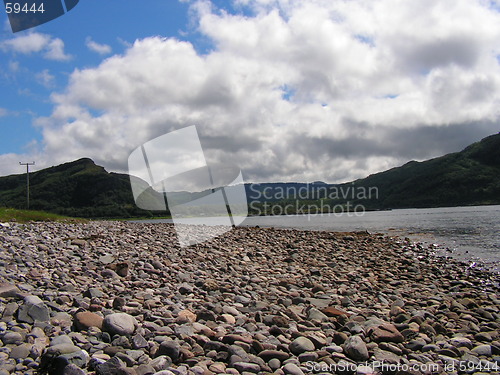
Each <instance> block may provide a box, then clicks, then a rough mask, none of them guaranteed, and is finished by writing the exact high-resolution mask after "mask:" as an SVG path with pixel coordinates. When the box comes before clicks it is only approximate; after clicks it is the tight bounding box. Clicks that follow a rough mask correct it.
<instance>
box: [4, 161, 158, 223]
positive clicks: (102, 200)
mask: <svg viewBox="0 0 500 375" xmlns="http://www.w3.org/2000/svg"><path fill="white" fill-rule="evenodd" d="M146 195H147V194H146ZM0 206H4V207H12V208H25V207H26V174H20V175H12V176H6V177H0ZM30 209H33V210H41V211H48V212H54V213H57V214H61V215H67V216H72V217H94V218H96V217H103V218H104V217H137V216H151V215H152V214H151V213H150V212H148V211H144V210H141V209H139V208H137V206H136V205H135V202H134V198H133V196H132V192H131V188H130V178H129V176H128V175H126V174H118V173H108V172H106V170H105V169H104V168H103V167H100V166H98V165H96V164H95V163H94V162H93V161H92V160H91V159H87V158H83V159H79V160H76V161H73V162H70V163H65V164H61V165H58V166H55V167H51V168H47V169H43V170H40V171H37V172H33V173H30ZM162 214H163V215H165V214H168V213H167V212H163V213H162Z"/></svg>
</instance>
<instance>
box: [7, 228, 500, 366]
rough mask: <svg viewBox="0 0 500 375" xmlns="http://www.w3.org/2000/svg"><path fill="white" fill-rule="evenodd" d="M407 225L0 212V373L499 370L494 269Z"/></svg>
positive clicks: (499, 317) (498, 304) (498, 313)
mask: <svg viewBox="0 0 500 375" xmlns="http://www.w3.org/2000/svg"><path fill="white" fill-rule="evenodd" d="M430 253H431V250H430V249H427V248H425V247H423V246H422V245H418V244H413V243H411V242H410V241H409V240H404V239H399V238H391V237H387V236H384V235H376V234H375V235H374V234H367V233H334V232H305V231H297V230H275V229H262V228H235V229H233V230H232V231H231V232H229V233H226V234H224V235H223V236H221V237H218V238H215V239H213V240H211V241H209V242H206V243H203V244H200V245H195V246H192V247H189V248H180V247H179V246H178V244H177V242H176V239H175V232H174V228H173V227H172V226H171V225H169V224H138V223H124V222H90V223H84V224H70V223H30V224H24V225H21V224H16V223H4V224H0V282H1V285H0V340H1V342H0V374H1V375H4V374H9V373H15V374H35V373H40V374H58V375H59V374H65V375H78V374H98V375H114V374H117V375H122V374H123V375H127V374H130V375H148V374H158V375H171V374H175V375H188V374H195V375H202V374H203V375H205V374H207V375H208V374H233V375H238V374H241V375H247V374H248V375H250V374H290V375H300V374H304V373H319V374H462V373H463V374H485V373H489V374H500V370H499V368H500V329H499V328H500V310H499V309H500V301H499V288H498V281H499V280H498V278H497V276H495V275H493V274H490V273H486V272H485V271H481V270H479V269H476V268H468V267H466V266H465V265H463V264H460V263H457V262H455V261H453V260H450V259H446V258H438V257H434V256H432V255H431V254H430Z"/></svg>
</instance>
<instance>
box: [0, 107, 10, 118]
mask: <svg viewBox="0 0 500 375" xmlns="http://www.w3.org/2000/svg"><path fill="white" fill-rule="evenodd" d="M7 113H8V112H7V110H6V109H5V108H1V107H0V117H3V116H7Z"/></svg>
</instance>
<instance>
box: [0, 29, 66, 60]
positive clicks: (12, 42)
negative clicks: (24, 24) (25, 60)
mask: <svg viewBox="0 0 500 375" xmlns="http://www.w3.org/2000/svg"><path fill="white" fill-rule="evenodd" d="M0 48H1V49H3V50H4V51H12V52H16V53H21V54H32V53H40V52H43V56H44V58H46V59H49V60H57V61H67V60H70V59H71V56H70V55H68V54H66V53H65V52H64V42H63V41H62V40H61V39H59V38H52V37H51V36H50V35H47V34H41V33H29V34H26V35H21V36H16V37H14V38H12V39H8V40H6V41H3V42H0Z"/></svg>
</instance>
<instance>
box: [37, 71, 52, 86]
mask: <svg viewBox="0 0 500 375" xmlns="http://www.w3.org/2000/svg"><path fill="white" fill-rule="evenodd" d="M35 77H36V80H37V82H38V83H40V84H41V85H42V86H45V87H47V88H51V87H53V86H54V79H55V77H54V76H53V75H52V74H50V73H49V70H48V69H44V70H42V71H41V72H39V73H37V74H36V76H35Z"/></svg>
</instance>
